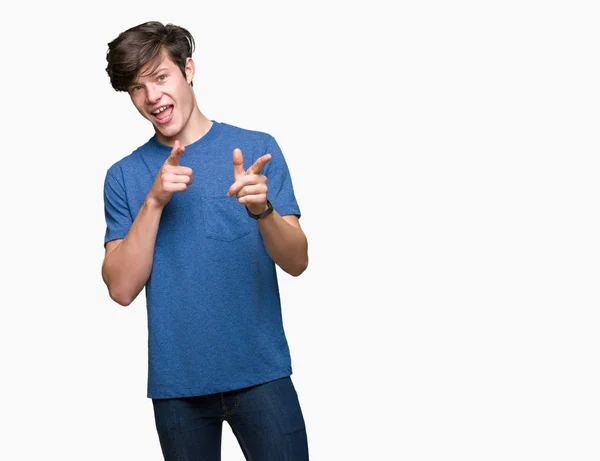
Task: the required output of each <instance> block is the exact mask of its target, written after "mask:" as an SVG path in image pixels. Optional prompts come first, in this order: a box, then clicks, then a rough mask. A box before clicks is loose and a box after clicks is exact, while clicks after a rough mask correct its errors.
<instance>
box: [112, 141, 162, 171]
mask: <svg viewBox="0 0 600 461" xmlns="http://www.w3.org/2000/svg"><path fill="white" fill-rule="evenodd" d="M152 140H153V138H150V139H149V140H148V141H146V142H145V143H144V144H142V145H140V146H138V147H137V148H135V149H134V150H133V151H132V152H130V153H129V154H127V155H125V156H124V157H122V158H120V159H119V160H117V161H115V162H114V163H112V164H111V165H110V166H109V167H108V171H107V173H108V174H113V173H116V172H119V171H122V170H123V169H124V168H125V169H127V168H130V167H131V166H134V165H137V164H139V163H140V161H141V160H142V159H143V157H144V156H145V155H147V154H148V153H150V152H151V151H152Z"/></svg>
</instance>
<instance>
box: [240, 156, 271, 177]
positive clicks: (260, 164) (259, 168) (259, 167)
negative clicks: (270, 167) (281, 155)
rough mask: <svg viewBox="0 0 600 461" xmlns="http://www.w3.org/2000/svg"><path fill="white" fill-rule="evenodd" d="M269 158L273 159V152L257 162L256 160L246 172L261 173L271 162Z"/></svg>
mask: <svg viewBox="0 0 600 461" xmlns="http://www.w3.org/2000/svg"><path fill="white" fill-rule="evenodd" d="M269 160H271V154H265V155H263V156H262V157H260V158H259V159H258V160H257V161H256V162H254V164H253V165H252V166H251V167H250V168H248V170H247V171H246V174H260V173H261V171H262V169H263V168H264V167H265V165H266V164H267V163H269Z"/></svg>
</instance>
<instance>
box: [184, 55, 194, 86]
mask: <svg viewBox="0 0 600 461" xmlns="http://www.w3.org/2000/svg"><path fill="white" fill-rule="evenodd" d="M195 73H196V65H195V64H194V60H193V59H192V58H187V59H186V61H185V79H186V80H187V82H188V84H191V83H192V80H194V74H195Z"/></svg>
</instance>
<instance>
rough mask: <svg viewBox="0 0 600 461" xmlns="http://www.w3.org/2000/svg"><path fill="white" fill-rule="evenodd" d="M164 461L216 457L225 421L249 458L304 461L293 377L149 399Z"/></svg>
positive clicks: (303, 433)
mask: <svg viewBox="0 0 600 461" xmlns="http://www.w3.org/2000/svg"><path fill="white" fill-rule="evenodd" d="M152 403H153V406H154V415H155V420H156V428H157V431H158V436H159V440H160V445H161V448H162V452H163V456H164V458H165V461H220V460H221V434H222V432H221V431H222V428H223V421H227V423H228V424H229V425H230V427H231V429H232V431H233V434H234V435H235V437H236V439H237V440H238V442H239V444H240V447H241V449H242V452H243V453H244V456H245V458H246V460H248V461H308V441H307V436H306V428H305V425H304V417H303V416H302V410H301V408H300V403H299V401H298V395H297V393H296V389H295V388H294V385H293V383H292V379H291V377H289V376H288V377H285V378H281V379H276V380H274V381H270V382H268V383H264V384H260V385H257V386H252V387H247V388H244V389H239V390H235V391H228V392H220V393H216V394H209V395H203V396H199V397H184V398H176V399H153V400H152Z"/></svg>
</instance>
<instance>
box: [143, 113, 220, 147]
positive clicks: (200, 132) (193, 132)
mask: <svg viewBox="0 0 600 461" xmlns="http://www.w3.org/2000/svg"><path fill="white" fill-rule="evenodd" d="M212 124H213V122H212V121H211V120H209V119H208V118H206V116H205V115H204V114H203V113H202V112H200V109H198V106H197V105H194V108H193V110H192V114H191V115H190V118H189V119H188V121H187V123H186V125H185V128H184V129H183V130H181V131H180V132H179V133H177V134H176V135H175V136H165V135H163V134H162V133H161V132H160V131H158V130H155V131H156V139H157V140H158V142H160V143H161V144H164V145H166V146H172V145H173V144H174V143H175V140H178V141H179V142H180V143H181V145H182V146H187V145H190V144H192V143H194V142H196V141H198V139H200V138H201V137H202V136H204V135H205V134H206V133H208V130H210V127H211V126H212Z"/></svg>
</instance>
